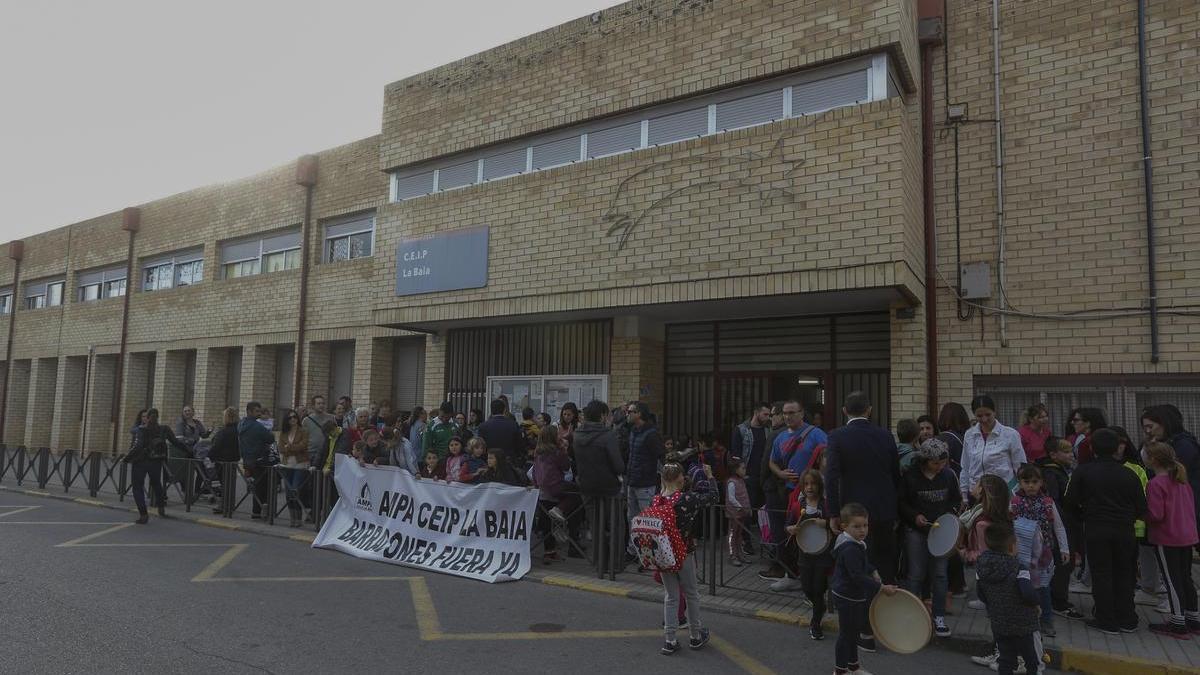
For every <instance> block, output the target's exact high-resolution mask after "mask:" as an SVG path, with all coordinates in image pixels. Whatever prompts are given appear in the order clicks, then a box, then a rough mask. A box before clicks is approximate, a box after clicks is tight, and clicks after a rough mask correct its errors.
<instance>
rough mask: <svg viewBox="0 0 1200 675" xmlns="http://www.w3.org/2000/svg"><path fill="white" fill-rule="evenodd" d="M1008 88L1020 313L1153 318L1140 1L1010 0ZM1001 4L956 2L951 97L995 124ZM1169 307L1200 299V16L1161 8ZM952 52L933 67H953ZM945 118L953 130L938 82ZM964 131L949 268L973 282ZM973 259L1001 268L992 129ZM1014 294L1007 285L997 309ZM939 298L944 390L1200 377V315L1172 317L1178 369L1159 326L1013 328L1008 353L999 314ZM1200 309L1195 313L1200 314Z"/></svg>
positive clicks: (973, 168)
mask: <svg viewBox="0 0 1200 675" xmlns="http://www.w3.org/2000/svg"><path fill="white" fill-rule="evenodd" d="M1002 7H1003V9H1004V11H1003V15H1002V17H1001V34H1002V38H1001V45H1002V50H1001V87H1002V91H1003V120H1004V124H1005V136H1006V139H1005V145H1004V149H1005V160H1006V164H1007V170H1006V186H1005V205H1006V210H1007V236H1006V243H1007V247H1008V293H1007V295H1008V301H1009V303H1010V304H1011V306H1013V307H1015V308H1017V309H1020V310H1022V311H1029V312H1038V313H1064V312H1078V311H1080V310H1086V309H1109V308H1132V309H1138V308H1144V307H1146V298H1147V295H1148V286H1147V281H1146V266H1147V249H1146V241H1145V232H1144V228H1145V221H1144V218H1145V214H1144V208H1145V201H1144V196H1143V185H1142V174H1141V159H1142V147H1141V137H1140V126H1139V119H1140V118H1139V110H1138V106H1139V103H1138V70H1137V51H1136V26H1137V16H1136V3H1124V4H1120V3H1118V4H1113V3H1102V4H1097V3H1092V4H1079V3H1072V2H1067V1H1066V0H1049V1H1047V2H1038V3H1020V4H1017V3H1002ZM989 10H990V6H989V5H988V3H977V2H967V1H966V0H951V2H950V3H949V7H948V13H949V21H948V25H949V35H950V91H949V100H950V101H951V102H963V103H967V104H968V106H969V111H970V115H971V117H972V118H975V119H978V120H983V119H987V118H991V117H992V113H993V111H992V98H991V97H992V67H991V48H992V43H991V39H990V12H989ZM1148 31H1149V33H1148V38H1149V42H1148V45H1149V48H1148V55H1149V72H1150V81H1149V82H1150V83H1149V90H1150V101H1151V103H1152V109H1151V122H1152V124H1151V126H1152V131H1153V134H1154V145H1153V147H1152V148H1151V154H1152V156H1153V161H1154V190H1155V199H1156V203H1155V218H1156V221H1157V230H1158V237H1159V239H1158V246H1157V250H1158V255H1159V270H1158V279H1159V292H1158V294H1159V302H1160V303H1161V305H1163V307H1164V308H1165V307H1181V308H1182V307H1186V306H1189V305H1195V304H1196V302H1197V301H1196V299H1197V297H1200V274H1195V273H1193V272H1192V269H1193V268H1195V267H1196V264H1195V263H1196V262H1197V261H1200V188H1198V186H1200V173H1198V166H1197V162H1196V158H1197V157H1198V156H1200V112H1198V111H1200V78H1198V77H1197V61H1196V57H1195V55H1196V53H1197V50H1198V49H1200V14H1198V13H1197V12H1196V4H1195V3H1194V2H1191V1H1189V0H1164V1H1160V2H1152V3H1150V4H1149V22H1148ZM943 63H944V62H943V60H942V56H941V52H940V50H939V51H938V53H937V60H936V61H935V63H934V64H933V69H934V72H935V73H939V74H940V73H941V72H942V68H943ZM934 98H935V110H934V119H935V120H941V119H943V118H944V106H943V101H944V87H943V82H942V78H941V77H936V78H935V92H934ZM953 138H954V136H953V133H952V132H951V131H949V130H947V131H945V132H939V133H938V134H936V136H935V142H936V152H937V154H936V157H935V161H936V176H937V182H936V189H937V203H936V208H937V222H938V228H937V241H938V259H937V265H938V267H939V269H940V270H942V272H943V273H944V274H945V276H946V277H947V279H948V280H950V283H953V282H954V279H955V271H954V266H955V259H954V244H955V230H954V209H953V177H954V172H953V152H954V145H953ZM959 138H960V149H959V152H960V164H961V172H960V180H961V201H962V210H961V219H962V233H961V243H962V255H963V260H964V262H976V261H988V262H991V263H992V264H993V272H994V271H995V262H996V249H997V244H998V241H997V237H996V226H995V211H996V198H995V197H996V195H995V184H994V177H993V172H992V165H993V162H994V160H995V154H994V146H993V143H994V137H993V135H992V126H991V125H990V124H968V125H964V126H962V127H961V128H960V130H959ZM996 296H998V292H997V289H996V288H995V281H994V279H993V299H992V300H991V301H989V304H991V303H995V302H997V298H996ZM955 309H956V307H955V302H954V298H953V296H952V294H951V293H950V292H949V291H948V290H947V289H946V288H945V286H944V285H941V284H940V285H939V289H938V317H939V318H938V326H939V339H940V365H939V371H940V382H939V384H940V396H939V398H940V399H941V400H942V401H946V400H959V401H965V400H967V399H968V398H969V397H970V395H971V388H972V377H973V376H975V375H1001V374H1004V375H1023V374H1099V373H1180V372H1187V373H1196V372H1200V349H1197V335H1198V332H1197V330H1198V326H1200V318H1198V317H1196V316H1187V317H1184V316H1172V315H1163V316H1162V317H1161V330H1162V360H1161V361H1160V362H1159V363H1158V364H1157V365H1155V364H1152V363H1151V362H1150V359H1149V354H1150V349H1149V330H1150V329H1149V321H1148V319H1147V317H1145V316H1137V317H1130V318H1118V319H1105V320H1094V321H1053V320H1045V319H1032V318H1025V317H1020V316H1014V317H1010V318H1009V320H1008V346H1007V347H1003V346H1001V344H1000V339H999V326H998V319H997V317H996V316H995V315H994V314H988V315H987V316H983V317H981V315H980V313H979V312H978V311H977V312H975V314H974V317H973V318H972V319H971V320H970V321H965V322H960V321H958V320H957V319H956V318H955ZM1193 309H1194V308H1193Z"/></svg>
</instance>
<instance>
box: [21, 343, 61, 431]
mask: <svg viewBox="0 0 1200 675" xmlns="http://www.w3.org/2000/svg"><path fill="white" fill-rule="evenodd" d="M57 386H58V359H34V360H33V364H32V366H31V368H30V371H29V407H28V409H27V410H26V411H25V445H26V446H27V447H30V448H42V447H49V445H50V432H51V429H52V427H53V425H54V418H55V417H56V413H55V393H56V388H57Z"/></svg>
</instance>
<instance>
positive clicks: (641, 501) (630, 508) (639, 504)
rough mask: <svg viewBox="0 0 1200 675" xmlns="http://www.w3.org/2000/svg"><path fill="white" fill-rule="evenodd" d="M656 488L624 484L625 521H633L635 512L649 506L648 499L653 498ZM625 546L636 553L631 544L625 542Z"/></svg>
mask: <svg viewBox="0 0 1200 675" xmlns="http://www.w3.org/2000/svg"><path fill="white" fill-rule="evenodd" d="M657 491H658V489H657V488H655V487H653V486H651V487H633V486H632V485H626V486H625V498H626V500H627V512H626V513H625V518H626V521H627V522H629V523H632V522H633V519H634V518H635V517H636V516H637V514H639V513H641V512H642V511H643V510H644V509H645V508H646V507H647V506H650V501H651V500H653V499H654V493H655V492H657ZM626 548H628V549H629V552H630V553H632V554H634V555H637V551H635V550H633V544H631V543H627V544H626Z"/></svg>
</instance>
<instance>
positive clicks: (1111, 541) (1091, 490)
mask: <svg viewBox="0 0 1200 675" xmlns="http://www.w3.org/2000/svg"><path fill="white" fill-rule="evenodd" d="M1119 445H1120V437H1118V436H1117V434H1116V432H1114V431H1112V430H1111V429H1098V430H1097V431H1096V432H1095V433H1094V434H1092V451H1093V452H1094V453H1095V456H1096V458H1095V459H1094V460H1092V461H1090V462H1088V463H1086V464H1084V465H1082V466H1080V467H1079V468H1078V469H1076V470H1075V473H1074V475H1072V476H1071V483H1070V484H1069V485H1068V486H1067V494H1066V495H1065V496H1064V497H1063V512H1064V513H1066V514H1070V516H1068V517H1071V516H1073V517H1075V518H1078V519H1079V520H1080V521H1081V522H1083V543H1084V548H1085V549H1086V550H1087V559H1088V567H1090V568H1091V569H1092V598H1093V599H1094V600H1095V603H1096V604H1095V609H1094V613H1095V616H1096V618H1095V619H1090V620H1088V621H1087V622H1086V623H1087V625H1088V626H1089V627H1091V628H1095V629H1096V630H1099V631H1101V632H1103V633H1107V634H1109V635H1119V634H1120V633H1119V631H1126V632H1133V631H1135V630H1137V627H1138V615H1137V612H1136V611H1135V610H1134V607H1133V591H1134V585H1135V583H1136V580H1137V556H1138V546H1137V539H1136V537H1134V533H1133V522H1134V521H1135V520H1137V519H1138V518H1141V517H1142V516H1144V515H1145V514H1146V493H1145V492H1143V490H1142V483H1141V481H1140V480H1138V477H1137V475H1136V474H1134V473H1133V472H1132V471H1130V470H1129V469H1128V468H1126V467H1125V465H1124V464H1122V463H1121V460H1119V459H1117V458H1116V456H1115V455H1116V452H1117V448H1118V446H1119Z"/></svg>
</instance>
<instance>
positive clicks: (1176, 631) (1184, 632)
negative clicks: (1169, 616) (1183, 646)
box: [1149, 623, 1192, 640]
mask: <svg viewBox="0 0 1200 675" xmlns="http://www.w3.org/2000/svg"><path fill="white" fill-rule="evenodd" d="M1149 628H1150V632H1151V633H1154V634H1156V635H1164V636H1166V637H1171V638H1175V639H1176V640H1191V639H1192V634H1191V632H1190V631H1188V629H1187V626H1180V625H1179V624H1176V623H1152V624H1150V626H1149Z"/></svg>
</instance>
